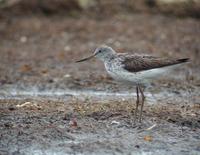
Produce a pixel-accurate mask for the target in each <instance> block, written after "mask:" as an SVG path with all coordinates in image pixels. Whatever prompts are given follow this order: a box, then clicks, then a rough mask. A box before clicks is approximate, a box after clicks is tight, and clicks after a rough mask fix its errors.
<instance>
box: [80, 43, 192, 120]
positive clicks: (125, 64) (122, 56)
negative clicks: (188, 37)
mask: <svg viewBox="0 0 200 155" xmlns="http://www.w3.org/2000/svg"><path fill="white" fill-rule="evenodd" d="M92 58H97V59H99V60H101V61H102V62H103V63H104V66H105V69H106V71H107V73H108V74H109V75H110V76H111V77H112V78H113V79H114V80H116V81H119V82H122V83H125V84H128V85H134V86H136V97H137V98H136V108H135V112H134V122H135V121H136V120H137V117H138V107H139V104H140V96H141V105H140V113H139V122H140V123H141V122H142V112H143V107H144V101H145V95H144V89H145V87H147V86H148V85H149V84H150V83H151V81H152V80H154V79H156V78H158V77H160V76H161V75H163V74H164V73H166V71H167V70H170V69H171V68H173V67H174V66H177V65H179V64H182V63H186V62H188V61H189V58H180V59H178V58H163V57H156V56H152V55H147V54H137V53H135V54H128V53H117V52H116V51H115V50H114V49H112V47H109V46H107V45H101V46H99V47H97V48H96V49H95V51H94V53H93V54H92V55H90V56H88V57H86V58H83V59H81V60H78V61H76V62H77V63H80V62H83V61H86V60H90V59H92Z"/></svg>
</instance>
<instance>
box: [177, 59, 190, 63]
mask: <svg viewBox="0 0 200 155" xmlns="http://www.w3.org/2000/svg"><path fill="white" fill-rule="evenodd" d="M189 60H190V59H189V58H183V59H178V60H177V64H179V63H185V62H188V61H189Z"/></svg>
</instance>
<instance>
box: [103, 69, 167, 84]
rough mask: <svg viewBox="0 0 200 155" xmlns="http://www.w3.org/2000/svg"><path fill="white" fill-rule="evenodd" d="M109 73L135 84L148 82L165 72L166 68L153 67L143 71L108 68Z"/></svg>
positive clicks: (120, 79)
mask: <svg viewBox="0 0 200 155" xmlns="http://www.w3.org/2000/svg"><path fill="white" fill-rule="evenodd" d="M107 71H108V74H109V75H110V76H111V77H112V78H114V79H115V80H117V81H122V82H126V83H133V84H148V83H149V82H150V81H152V80H153V79H155V78H157V77H158V76H159V75H161V74H163V73H164V72H165V69H163V68H162V69H151V70H147V71H141V72H136V73H132V72H128V71H126V70H107Z"/></svg>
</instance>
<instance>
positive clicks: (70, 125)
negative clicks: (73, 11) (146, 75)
mask: <svg viewBox="0 0 200 155" xmlns="http://www.w3.org/2000/svg"><path fill="white" fill-rule="evenodd" d="M199 36H200V21H199V20H198V19H194V18H176V17H167V16H162V15H148V14H145V13H144V14H125V15H116V16H113V17H106V18H105V19H104V18H89V17H88V16H84V15H83V16H80V17H79V16H78V17H69V16H56V15H54V16H45V15H28V16H17V15H16V16H13V17H11V18H2V19H0V87H1V88H0V154H2V155H4V154H5V155H7V154H15V155H16V154H20V155H21V154H48V155H49V154H88V153H90V154H185V155H186V154H200V134H199V133H200V93H199V91H200V87H199V86H200V68H199V65H200V61H199V59H200V37H199ZM100 44H107V45H110V46H112V47H113V48H114V49H116V50H117V51H119V52H124V51H128V52H129V53H135V52H137V53H147V54H153V55H157V56H168V57H180V58H182V57H189V58H190V59H191V62H190V63H188V64H185V65H183V66H181V67H179V68H178V69H177V70H175V71H172V72H171V74H169V76H167V77H165V78H163V79H162V80H159V81H157V82H155V83H153V84H152V86H153V87H151V88H149V89H148V90H147V91H146V93H147V94H148V95H147V103H146V104H145V107H144V120H143V123H142V124H139V123H137V124H133V110H134V108H135V96H134V95H132V94H134V92H135V90H134V86H127V85H121V84H117V83H115V82H114V81H113V80H112V79H111V78H110V77H109V76H108V75H107V73H106V72H105V70H104V66H103V64H102V63H101V62H99V61H98V60H91V61H90V62H85V63H82V64H77V63H74V62H75V61H76V60H78V59H80V58H82V57H85V56H87V55H89V54H91V53H92V52H93V51H94V49H95V48H96V47H97V46H98V45H100ZM109 94H111V95H110V96H109ZM117 94H118V95H117ZM120 94H121V95H122V96H120ZM154 95H155V96H154ZM152 96H154V97H152ZM148 98H150V99H151V98H153V100H148Z"/></svg>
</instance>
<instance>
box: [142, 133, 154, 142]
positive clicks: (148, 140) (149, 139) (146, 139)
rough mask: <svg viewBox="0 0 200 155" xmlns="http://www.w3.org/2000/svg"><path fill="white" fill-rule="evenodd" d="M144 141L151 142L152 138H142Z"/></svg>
mask: <svg viewBox="0 0 200 155" xmlns="http://www.w3.org/2000/svg"><path fill="white" fill-rule="evenodd" d="M144 140H145V141H147V142H151V141H152V136H149V135H147V136H144Z"/></svg>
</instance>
